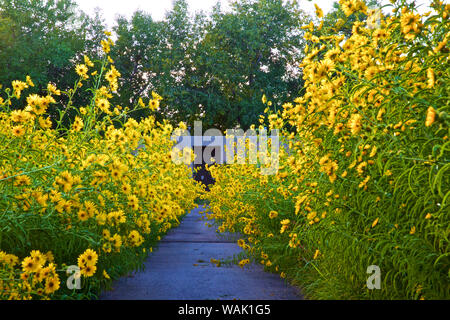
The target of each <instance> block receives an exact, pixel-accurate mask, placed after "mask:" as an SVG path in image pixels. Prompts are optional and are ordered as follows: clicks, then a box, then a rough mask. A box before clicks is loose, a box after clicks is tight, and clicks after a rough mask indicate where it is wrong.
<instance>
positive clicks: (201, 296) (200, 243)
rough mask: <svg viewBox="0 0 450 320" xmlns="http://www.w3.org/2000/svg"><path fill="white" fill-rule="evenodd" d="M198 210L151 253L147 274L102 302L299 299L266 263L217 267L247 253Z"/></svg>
mask: <svg viewBox="0 0 450 320" xmlns="http://www.w3.org/2000/svg"><path fill="white" fill-rule="evenodd" d="M203 210H204V208H203V207H199V208H198V209H194V210H192V211H191V213H189V214H188V215H187V216H186V217H185V218H184V219H183V221H182V222H181V224H180V226H179V227H177V228H175V229H172V230H171V231H169V233H168V234H167V235H166V236H165V237H164V239H162V241H161V242H160V244H159V248H158V250H155V251H154V252H153V253H151V254H150V255H149V257H148V258H147V261H146V262H145V271H144V272H138V273H134V274H132V275H129V276H128V277H123V278H121V279H119V280H118V281H116V282H115V283H114V284H113V289H112V290H111V291H107V292H104V293H103V294H102V295H101V296H100V299H102V300H218V299H219V300H233V299H240V300H299V299H302V297H301V295H300V294H299V293H298V290H297V289H295V288H293V287H290V286H287V285H286V284H285V282H284V280H283V279H281V278H280V277H279V276H278V275H276V274H271V273H268V272H264V271H263V268H262V266H260V265H254V264H251V265H247V266H245V268H244V269H242V268H240V267H239V266H237V265H235V264H223V265H222V266H220V267H216V265H215V264H212V263H211V262H210V260H211V258H214V259H217V260H222V261H224V260H231V259H232V258H233V256H234V255H237V254H239V253H240V252H242V249H241V248H240V247H239V246H238V245H237V244H236V239H231V237H228V239H226V238H224V237H223V236H220V235H218V234H217V233H216V232H215V228H208V227H207V226H205V222H204V221H202V220H200V218H201V215H200V213H199V212H200V211H203Z"/></svg>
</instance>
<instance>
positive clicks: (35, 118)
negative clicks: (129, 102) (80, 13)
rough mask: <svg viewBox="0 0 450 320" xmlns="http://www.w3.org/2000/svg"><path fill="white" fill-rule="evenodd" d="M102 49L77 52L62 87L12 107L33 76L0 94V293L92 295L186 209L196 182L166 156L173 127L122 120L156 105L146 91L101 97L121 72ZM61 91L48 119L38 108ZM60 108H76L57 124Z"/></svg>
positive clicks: (134, 264)
mask: <svg viewBox="0 0 450 320" xmlns="http://www.w3.org/2000/svg"><path fill="white" fill-rule="evenodd" d="M107 35H110V34H107ZM111 45H113V41H112V40H111V39H108V40H104V41H102V47H103V51H104V59H103V60H102V61H91V60H90V59H89V58H88V57H87V56H85V57H84V61H82V62H80V63H79V64H77V65H76V68H75V71H76V72H77V74H78V75H79V81H78V82H77V83H76V84H75V86H74V88H73V89H72V90H69V91H68V92H62V91H61V90H59V89H57V88H56V87H55V86H54V85H52V84H49V85H48V88H47V94H46V95H45V96H39V95H36V94H30V95H28V96H27V97H26V102H27V105H26V106H24V107H23V108H22V109H16V110H12V109H11V107H10V106H11V104H12V101H14V100H15V99H18V98H20V96H21V95H24V94H26V90H27V89H28V88H29V87H31V86H33V85H34V84H33V81H32V79H31V78H30V77H27V78H26V79H24V80H25V81H18V80H16V81H13V82H12V88H6V89H4V90H3V92H1V93H0V95H1V97H0V145H1V146H2V148H1V149H0V208H1V212H0V249H1V250H0V299H81V298H95V296H96V295H97V294H98V293H99V291H100V289H101V288H105V287H107V286H108V284H109V283H110V282H111V281H112V279H115V278H118V277H119V276H121V275H124V274H126V273H128V272H129V271H132V270H136V269H139V268H141V266H142V262H143V259H144V258H145V257H146V255H147V253H148V252H149V251H151V250H152V246H153V245H155V244H156V243H157V241H158V240H159V239H160V236H161V235H163V234H164V233H165V232H166V231H167V230H169V229H170V228H172V227H174V226H176V225H178V223H179V219H180V218H181V217H182V216H183V215H184V214H185V213H186V211H188V210H190V209H191V208H193V207H194V206H195V204H194V200H195V198H196V191H197V190H199V188H200V187H199V186H198V185H197V184H195V182H194V180H193V179H191V178H190V177H191V175H192V173H191V171H190V169H189V168H188V167H187V166H185V165H182V166H176V165H174V164H173V163H172V161H171V157H170V152H171V149H172V142H171V141H170V135H171V132H172V130H173V129H174V128H172V126H171V125H170V124H168V123H158V122H156V121H155V119H154V117H153V116H150V117H148V118H145V119H144V120H142V121H140V122H137V121H135V120H133V119H131V118H130V117H129V116H128V115H129V113H130V112H132V111H135V110H137V109H140V108H149V109H152V110H156V109H157V108H158V105H159V101H160V100H161V97H160V96H159V95H158V94H156V93H153V95H152V98H151V99H150V101H148V102H147V103H144V101H143V100H142V99H141V100H140V101H139V104H138V105H137V106H135V107H134V108H131V109H129V108H121V107H120V106H113V105H111V104H110V102H109V99H110V98H111V97H112V96H113V94H116V92H117V89H118V80H117V79H118V77H119V76H120V73H119V72H118V71H117V70H116V68H115V67H114V65H113V61H112V60H111V59H110V58H109V56H108V53H109V50H110V46H111ZM89 85H90V87H89V89H87V90H86V89H85V87H88V86H89ZM80 90H86V92H88V94H90V95H91V97H92V99H91V102H90V104H89V105H87V106H74V105H72V98H73V96H74V95H75V94H76V93H77V92H78V91H80ZM60 96H67V100H68V103H67V104H66V105H64V108H62V109H61V111H60V114H59V118H58V119H54V118H51V117H49V116H48V115H47V111H48V108H49V106H50V105H52V104H55V103H56V102H57V100H59V97H60ZM68 112H76V114H77V115H76V117H75V118H74V119H73V121H72V123H71V125H70V127H67V126H64V125H63V120H64V119H66V118H67V117H66V114H67V113H68ZM142 145H145V147H144V148H140V149H139V151H138V152H137V153H136V149H137V148H138V147H139V146H142ZM77 268H78V269H77ZM68 271H69V272H68ZM67 282H69V283H71V284H72V286H70V285H69V286H68V285H67ZM77 282H78V285H77ZM77 286H78V289H79V290H77Z"/></svg>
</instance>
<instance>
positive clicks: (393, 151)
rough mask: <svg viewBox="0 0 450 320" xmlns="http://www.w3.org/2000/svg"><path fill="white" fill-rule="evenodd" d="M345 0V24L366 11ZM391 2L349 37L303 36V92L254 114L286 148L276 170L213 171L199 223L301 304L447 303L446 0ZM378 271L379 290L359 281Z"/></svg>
mask: <svg viewBox="0 0 450 320" xmlns="http://www.w3.org/2000/svg"><path fill="white" fill-rule="evenodd" d="M339 2H340V5H341V8H342V9H343V10H344V12H345V14H346V15H347V16H349V15H351V14H352V13H354V12H357V11H362V12H365V13H369V12H368V9H367V8H366V6H365V5H364V3H363V2H362V1H359V0H341V1H339ZM392 2H393V3H394V5H393V6H392V9H393V10H392V15H391V16H390V17H389V18H386V17H383V16H381V17H380V21H378V25H377V26H375V27H374V26H373V24H374V21H368V20H369V19H367V21H356V22H355V23H354V24H353V27H352V30H351V36H350V37H345V36H344V35H340V34H339V25H342V24H343V23H344V22H345V21H338V24H337V25H336V29H335V30H334V32H330V34H328V35H323V34H322V35H321V36H317V35H315V33H314V32H315V31H317V30H318V29H319V28H321V26H318V27H317V26H316V27H315V28H311V30H310V32H307V33H306V36H305V38H306V39H307V40H309V43H310V45H309V47H307V49H306V58H305V59H304V61H303V62H302V63H301V65H300V67H301V68H302V70H303V77H304V80H305V81H306V85H305V91H304V94H303V95H301V96H300V97H298V98H297V99H295V100H294V101H293V102H292V103H286V104H284V105H283V106H282V108H280V109H281V110H279V111H278V112H276V113H271V114H268V115H267V116H263V117H262V118H261V125H265V126H268V127H269V128H270V129H272V128H278V129H280V130H282V131H283V132H284V142H285V143H286V144H287V145H289V150H285V149H284V148H281V154H280V170H279V171H278V174H277V175H273V176H264V175H261V174H260V169H259V168H258V165H229V166H213V167H211V172H212V174H213V177H214V178H215V179H216V184H215V185H214V187H212V189H211V192H210V193H209V194H208V195H207V198H208V200H209V201H210V205H211V208H212V212H213V213H211V214H206V217H207V218H209V219H213V218H215V219H217V220H218V221H220V223H219V230H220V231H221V232H224V231H232V232H240V233H241V234H243V235H244V237H243V239H240V240H239V242H238V244H239V245H240V246H241V247H243V248H244V249H245V250H246V251H247V252H248V254H249V256H250V257H251V258H252V259H253V260H255V261H257V262H258V263H261V264H263V265H264V266H265V268H267V270H269V271H272V272H278V273H279V274H280V276H281V277H282V278H287V279H289V280H290V281H291V282H293V283H295V284H298V285H300V286H301V287H302V288H303V290H304V293H305V294H306V296H307V297H309V298H315V299H449V298H450V296H449V276H450V269H449V267H450V256H449V248H448V237H449V231H450V226H449V218H450V216H449V213H450V207H449V202H450V201H449V200H450V141H449V123H450V118H449V112H450V106H449V88H450V87H449V83H450V78H449V71H450V69H449V66H450V64H449V45H448V41H449V40H450V39H449V38H450V33H449V24H450V20H449V15H450V5H448V4H447V5H445V4H443V3H442V2H440V1H433V4H432V9H430V12H428V13H425V14H423V15H420V14H418V13H417V11H416V9H415V8H414V2H412V4H411V5H409V6H406V5H403V3H404V2H403V1H397V2H395V1H392ZM317 13H318V16H319V17H320V16H321V12H320V8H318V10H317ZM368 16H369V17H372V15H370V14H368ZM263 102H264V103H268V102H267V100H266V97H264V98H263ZM248 262H249V260H243V261H241V266H243V265H245V264H246V263H248ZM372 265H375V266H378V267H379V270H380V271H381V285H380V288H379V289H373V288H372V289H369V288H368V286H367V279H368V277H369V276H370V274H368V273H367V269H368V267H369V266H372Z"/></svg>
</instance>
